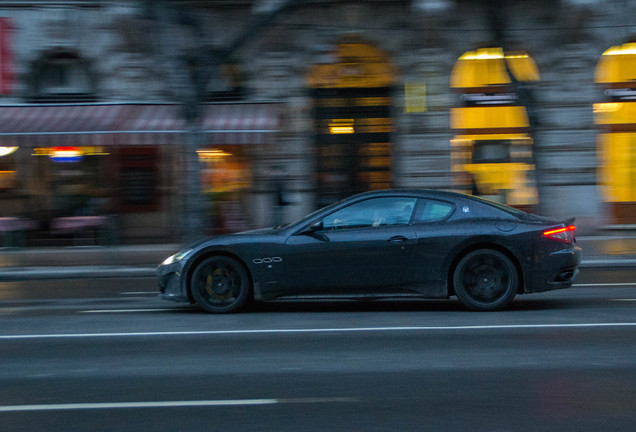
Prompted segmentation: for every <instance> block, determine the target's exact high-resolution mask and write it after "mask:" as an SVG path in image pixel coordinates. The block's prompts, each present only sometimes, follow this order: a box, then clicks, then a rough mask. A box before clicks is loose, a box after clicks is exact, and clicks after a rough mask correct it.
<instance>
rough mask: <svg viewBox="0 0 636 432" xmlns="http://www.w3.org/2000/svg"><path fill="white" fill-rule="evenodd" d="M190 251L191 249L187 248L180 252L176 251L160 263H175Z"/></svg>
mask: <svg viewBox="0 0 636 432" xmlns="http://www.w3.org/2000/svg"><path fill="white" fill-rule="evenodd" d="M190 252H192V249H188V250H184V251H181V252H177V253H176V254H174V255H170V256H169V257H168V258H166V259H165V260H164V261H163V262H162V263H161V264H162V265H169V264H172V263H176V262H178V261H181V260H182V259H183V258H185V257H186V256H187V255H188V254H189V253H190Z"/></svg>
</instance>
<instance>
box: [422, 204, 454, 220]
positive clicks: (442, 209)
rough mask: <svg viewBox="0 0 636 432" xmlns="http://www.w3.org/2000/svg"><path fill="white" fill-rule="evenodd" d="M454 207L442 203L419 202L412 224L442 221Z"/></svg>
mask: <svg viewBox="0 0 636 432" xmlns="http://www.w3.org/2000/svg"><path fill="white" fill-rule="evenodd" d="M453 208H454V206H453V205H452V204H450V203H447V202H444V201H435V200H420V202H419V204H418V207H417V212H416V214H415V217H414V218H413V222H414V223H417V222H432V221H437V220H442V219H444V218H446V217H447V216H448V215H450V214H451V212H452V211H453Z"/></svg>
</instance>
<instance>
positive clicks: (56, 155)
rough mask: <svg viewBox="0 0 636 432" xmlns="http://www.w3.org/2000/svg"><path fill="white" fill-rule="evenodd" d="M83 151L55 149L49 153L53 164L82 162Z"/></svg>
mask: <svg viewBox="0 0 636 432" xmlns="http://www.w3.org/2000/svg"><path fill="white" fill-rule="evenodd" d="M82 155H83V153H82V150H81V149H80V148H79V147H53V148H51V151H50V153H49V156H50V157H51V160H52V161H53V162H63V163H68V162H79V161H80V160H82Z"/></svg>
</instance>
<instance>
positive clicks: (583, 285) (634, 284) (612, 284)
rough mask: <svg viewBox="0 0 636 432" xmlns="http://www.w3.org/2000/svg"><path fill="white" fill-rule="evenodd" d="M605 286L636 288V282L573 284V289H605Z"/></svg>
mask: <svg viewBox="0 0 636 432" xmlns="http://www.w3.org/2000/svg"><path fill="white" fill-rule="evenodd" d="M605 286H636V282H625V283H622V282H621V283H590V284H572V287H573V288H576V287H605Z"/></svg>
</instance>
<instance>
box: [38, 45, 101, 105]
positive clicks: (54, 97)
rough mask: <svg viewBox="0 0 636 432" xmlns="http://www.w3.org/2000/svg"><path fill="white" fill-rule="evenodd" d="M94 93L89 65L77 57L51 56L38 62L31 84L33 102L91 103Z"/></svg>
mask: <svg viewBox="0 0 636 432" xmlns="http://www.w3.org/2000/svg"><path fill="white" fill-rule="evenodd" d="M95 93H96V92H95V83H94V80H93V78H92V75H91V73H90V70H89V67H88V64H87V62H86V61H84V60H83V59H81V58H80V57H78V56H77V55H76V54H74V53H71V52H54V53H48V54H45V55H44V56H42V58H40V59H39V60H38V61H37V62H36V63H35V66H34V71H33V76H32V84H31V99H32V100H33V101H34V102H59V101H73V102H91V101H94V100H95V99H96V96H95Z"/></svg>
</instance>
